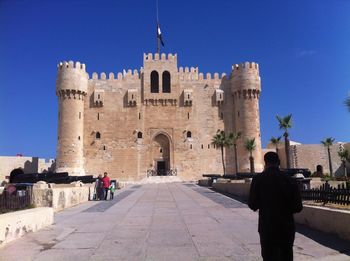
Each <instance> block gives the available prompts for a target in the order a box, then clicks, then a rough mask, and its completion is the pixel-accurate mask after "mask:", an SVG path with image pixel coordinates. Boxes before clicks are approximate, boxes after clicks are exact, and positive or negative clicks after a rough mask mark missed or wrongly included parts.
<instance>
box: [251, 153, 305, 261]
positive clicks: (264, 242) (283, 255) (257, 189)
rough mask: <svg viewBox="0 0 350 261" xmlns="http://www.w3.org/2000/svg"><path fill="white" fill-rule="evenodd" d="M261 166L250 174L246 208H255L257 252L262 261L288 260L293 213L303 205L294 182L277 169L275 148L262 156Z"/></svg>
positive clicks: (292, 228)
mask: <svg viewBox="0 0 350 261" xmlns="http://www.w3.org/2000/svg"><path fill="white" fill-rule="evenodd" d="M264 161H265V170H264V171H263V172H262V173H261V174H258V175H257V176H255V177H254V178H253V181H252V184H251V186H250V194H249V202H248V205H249V208H251V209H252V210H254V211H256V210H259V229H258V231H259V234H260V243H261V255H262V257H263V259H264V261H292V260H293V243H294V236H295V226H294V218H293V213H297V212H300V211H301V210H302V209H303V205H302V201H301V196H300V192H299V189H298V186H297V184H296V182H295V180H293V179H292V178H291V177H289V176H288V175H287V174H285V173H283V172H281V171H280V169H279V164H280V160H279V158H278V155H277V154H276V153H275V152H268V153H266V154H265V156H264Z"/></svg>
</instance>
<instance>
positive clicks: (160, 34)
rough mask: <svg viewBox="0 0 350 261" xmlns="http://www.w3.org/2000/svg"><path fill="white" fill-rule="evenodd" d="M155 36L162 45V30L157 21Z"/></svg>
mask: <svg viewBox="0 0 350 261" xmlns="http://www.w3.org/2000/svg"><path fill="white" fill-rule="evenodd" d="M157 38H158V39H159V41H160V43H161V44H162V46H164V42H163V38H162V32H161V31H160V26H159V23H157Z"/></svg>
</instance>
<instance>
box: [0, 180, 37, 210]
mask: <svg viewBox="0 0 350 261" xmlns="http://www.w3.org/2000/svg"><path fill="white" fill-rule="evenodd" d="M32 203H33V197H32V187H31V186H28V187H26V189H24V190H16V191H14V192H12V193H10V192H9V191H4V192H3V193H2V194H1V195H0V213H6V212H10V211H14V210H21V209H24V208H28V207H30V206H31V204H32Z"/></svg>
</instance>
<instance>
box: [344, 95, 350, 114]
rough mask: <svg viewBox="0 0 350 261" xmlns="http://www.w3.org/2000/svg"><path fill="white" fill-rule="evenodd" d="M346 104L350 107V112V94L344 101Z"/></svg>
mask: <svg viewBox="0 0 350 261" xmlns="http://www.w3.org/2000/svg"><path fill="white" fill-rule="evenodd" d="M344 104H345V106H346V107H347V108H348V110H349V112H350V96H349V97H348V98H346V100H345V101H344Z"/></svg>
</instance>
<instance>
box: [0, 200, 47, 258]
mask: <svg viewBox="0 0 350 261" xmlns="http://www.w3.org/2000/svg"><path fill="white" fill-rule="evenodd" d="M53 220H54V213H53V209H52V208H48V207H42V208H33V209H27V210H20V211H15V212H11V213H6V214H1V215H0V247H2V246H4V245H5V244H7V243H8V242H11V241H13V240H15V239H17V238H19V237H21V236H23V235H24V234H26V233H28V232H35V231H37V230H39V229H42V228H44V227H46V226H49V225H51V224H52V223H53ZM0 259H1V258H0Z"/></svg>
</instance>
